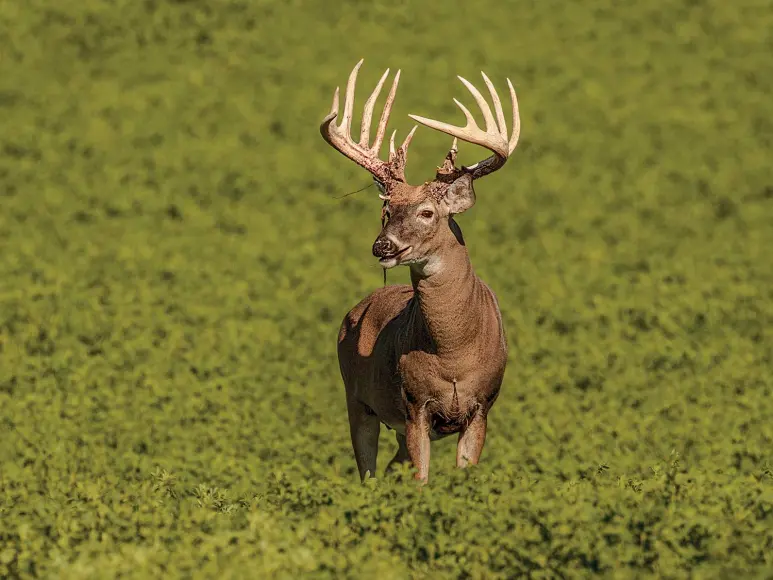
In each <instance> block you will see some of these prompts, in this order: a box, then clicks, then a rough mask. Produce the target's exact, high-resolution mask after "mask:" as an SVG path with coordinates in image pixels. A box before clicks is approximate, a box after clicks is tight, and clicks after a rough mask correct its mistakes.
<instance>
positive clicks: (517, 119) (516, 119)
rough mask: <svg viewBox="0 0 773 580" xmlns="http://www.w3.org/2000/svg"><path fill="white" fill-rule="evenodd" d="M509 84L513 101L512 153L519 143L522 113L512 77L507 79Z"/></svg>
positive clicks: (509, 144)
mask: <svg viewBox="0 0 773 580" xmlns="http://www.w3.org/2000/svg"><path fill="white" fill-rule="evenodd" d="M507 86H508V87H509V88H510V99H511V100H512V101H513V134H512V135H510V141H509V143H508V148H509V151H510V153H512V152H513V151H514V150H515V147H516V145H518V139H519V138H520V136H521V115H520V113H519V111H518V97H516V96H515V89H514V88H513V83H511V82H510V79H507Z"/></svg>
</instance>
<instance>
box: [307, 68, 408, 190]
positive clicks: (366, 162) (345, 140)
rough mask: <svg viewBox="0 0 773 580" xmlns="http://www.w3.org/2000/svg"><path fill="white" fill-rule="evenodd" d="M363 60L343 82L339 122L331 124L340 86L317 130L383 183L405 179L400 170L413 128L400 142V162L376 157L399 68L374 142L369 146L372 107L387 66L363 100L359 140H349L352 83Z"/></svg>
mask: <svg viewBox="0 0 773 580" xmlns="http://www.w3.org/2000/svg"><path fill="white" fill-rule="evenodd" d="M363 61H364V59H361V60H360V61H359V62H358V63H357V64H356V65H355V66H354V68H353V69H352V72H351V73H350V74H349V80H348V81H347V83H346V94H345V96H344V111H343V115H342V116H341V122H340V124H339V125H336V124H335V123H334V121H335V119H336V117H338V105H339V97H340V91H339V88H336V90H335V93H333V106H332V108H331V110H330V113H329V114H328V115H327V116H326V117H325V118H324V119H323V120H322V124H321V125H320V128H319V130H320V133H321V134H322V137H323V138H324V139H325V141H327V142H328V143H329V144H330V145H332V146H333V147H334V148H335V149H336V150H337V151H338V152H339V153H341V154H343V155H345V156H346V157H348V158H349V159H351V160H352V161H354V162H355V163H357V164H358V165H360V166H361V167H363V168H365V169H367V170H368V171H370V173H372V174H373V176H374V177H376V179H378V180H379V181H381V182H382V183H383V182H385V181H387V180H389V179H397V180H404V178H405V176H404V172H403V169H404V162H405V154H406V152H407V149H408V145H410V142H411V139H412V138H413V134H414V132H415V130H416V128H414V129H413V131H411V132H410V134H409V135H408V136H407V137H406V138H405V141H404V142H403V145H402V146H401V147H400V150H401V151H402V152H403V155H402V158H403V160H402V163H400V164H395V166H394V167H392V166H391V161H393V159H391V156H390V162H385V161H383V160H381V159H380V158H379V156H378V155H379V151H380V149H381V144H382V143H383V141H384V135H385V133H386V127H387V123H388V122H389V115H390V113H391V111H392V104H393V103H394V100H395V94H396V93H397V85H398V83H399V82H400V71H399V70H398V71H397V74H396V75H395V79H394V81H393V82H392V88H391V89H390V91H389V95H388V96H387V99H386V103H385V104H384V111H383V112H382V113H381V119H380V120H379V123H378V128H377V130H376V138H375V140H374V141H373V144H372V145H371V146H368V140H369V134H370V124H371V120H372V117H373V108H374V107H375V104H376V99H378V96H379V94H380V93H381V89H382V88H383V85H384V82H385V81H386V78H387V76H388V75H389V69H387V70H386V72H385V73H384V74H383V75H382V76H381V79H380V80H379V82H378V84H377V85H376V88H375V89H374V90H373V92H372V93H371V95H370V97H369V98H368V100H367V101H366V102H365V107H364V109H363V114H362V124H361V127H360V140H359V143H355V142H354V140H353V139H352V136H351V126H352V113H353V111H354V93H355V86H356V84H357V74H358V73H359V70H360V67H361V66H362V63H363ZM397 165H400V167H397Z"/></svg>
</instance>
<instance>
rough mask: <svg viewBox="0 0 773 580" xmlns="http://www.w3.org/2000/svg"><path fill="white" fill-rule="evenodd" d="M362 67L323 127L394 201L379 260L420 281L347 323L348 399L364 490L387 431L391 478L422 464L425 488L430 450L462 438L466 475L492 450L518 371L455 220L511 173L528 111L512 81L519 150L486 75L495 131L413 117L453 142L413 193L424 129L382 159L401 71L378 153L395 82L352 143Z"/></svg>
mask: <svg viewBox="0 0 773 580" xmlns="http://www.w3.org/2000/svg"><path fill="white" fill-rule="evenodd" d="M363 60H364V59H362V60H360V61H359V62H358V63H357V64H356V65H355V67H354V69H353V70H352V71H351V73H350V75H349V79H348V83H347V86H346V96H345V100H344V109H343V115H342V117H341V119H340V123H335V122H334V121H336V119H337V118H338V114H339V88H336V90H335V93H334V95H333V106H332V108H331V110H330V113H329V114H328V115H327V116H326V117H325V118H324V120H323V121H322V124H321V125H320V133H321V134H322V137H323V138H324V139H325V141H326V142H327V143H328V144H329V145H331V146H332V147H333V148H334V149H335V150H337V151H338V152H339V153H341V154H343V155H344V156H345V157H347V158H349V159H350V160H351V161H354V162H355V163H356V164H358V165H359V166H360V167H361V168H363V169H365V170H367V171H369V172H370V173H371V175H372V178H373V180H374V182H375V184H376V185H377V187H378V190H379V197H380V199H381V200H383V204H382V209H381V226H382V227H381V231H380V233H379V235H378V237H377V238H376V240H375V242H374V243H373V246H372V253H373V256H374V257H376V258H378V262H379V265H380V266H381V267H382V268H383V269H384V272H385V277H386V270H388V269H391V268H394V267H396V266H398V265H401V266H407V267H408V268H409V270H410V281H411V284H393V285H386V284H385V285H384V286H383V287H382V288H379V289H377V290H375V291H373V292H372V293H371V294H369V295H368V296H367V297H365V298H364V299H363V300H362V301H361V302H359V303H358V304H357V305H356V306H354V308H352V309H351V310H350V311H349V312H348V313H347V314H346V316H345V317H344V319H343V322H342V323H341V326H340V329H339V332H338V344H337V351H338V363H339V368H340V372H341V377H342V379H343V382H344V387H345V391H346V408H347V415H348V420H349V434H350V437H351V444H352V448H353V451H354V458H355V461H356V464H357V469H358V471H359V475H360V480H361V482H364V481H365V480H366V479H368V478H369V477H375V476H376V459H377V456H378V442H379V436H380V432H381V425H382V424H383V425H385V426H386V427H387V428H388V429H389V430H393V431H395V436H396V439H397V446H398V448H397V452H396V454H395V456H394V457H393V458H392V459H391V461H390V462H389V464H388V465H387V467H386V472H387V473H388V472H390V471H393V469H394V467H395V466H396V465H398V464H403V463H407V462H410V463H411V464H412V467H413V470H414V477H415V478H416V479H418V480H420V482H421V483H422V484H426V483H427V482H428V480H429V464H430V443H431V442H432V441H436V440H439V439H443V438H445V437H448V436H450V435H454V434H457V433H458V442H457V449H456V466H457V467H459V468H465V467H466V466H468V465H476V464H478V462H479V459H480V456H481V453H482V451H483V446H484V442H485V439H486V426H487V417H488V415H489V411H490V410H491V408H492V406H493V404H494V402H495V401H496V400H497V397H498V396H499V392H500V389H501V386H502V381H503V378H504V373H505V367H506V365H507V354H508V343H507V338H506V335H505V330H504V326H503V323H502V314H501V312H500V308H499V302H498V300H497V297H496V295H495V294H494V292H493V291H492V290H491V288H489V287H488V286H487V285H486V283H484V282H483V281H482V280H481V279H480V278H479V277H478V276H477V275H476V274H475V272H474V271H473V268H472V264H471V261H470V256H469V253H468V250H467V247H466V245H465V241H464V237H463V236H462V231H461V229H460V227H459V225H458V224H457V223H456V221H455V219H454V216H456V215H458V214H461V213H463V212H465V211H466V210H468V209H470V208H471V207H472V206H473V204H474V203H475V200H476V194H475V190H474V188H473V183H474V181H475V180H477V179H480V178H482V177H485V176H486V175H489V174H491V173H493V172H495V171H497V170H499V169H501V168H502V167H503V166H504V165H505V163H506V161H507V160H508V158H509V157H510V155H511V154H512V152H513V150H514V149H515V147H516V145H517V143H518V138H519V135H520V116H519V111H518V101H517V99H516V95H515V90H514V88H513V85H512V83H511V82H510V79H507V84H508V87H509V89H510V97H511V100H512V134H511V135H510V137H509V138H508V133H507V126H506V124H505V116H504V112H503V110H502V103H501V102H500V100H499V96H498V94H497V92H496V90H495V88H494V85H493V84H492V82H491V81H490V80H489V78H488V77H487V76H486V74H485V73H483V72H481V74H482V76H483V81H484V83H485V84H486V86H487V88H488V90H489V93H490V95H491V99H492V101H493V103H494V113H493V114H492V111H491V109H490V107H489V105H488V103H487V102H486V100H485V99H484V97H483V96H482V95H481V93H480V92H479V91H478V90H477V89H476V88H475V87H474V86H473V85H472V84H471V83H470V82H469V81H467V80H465V79H464V78H462V77H461V76H460V77H458V78H459V80H461V82H462V83H463V84H464V85H465V86H466V87H467V89H468V90H469V92H470V93H471V94H472V96H473V98H474V99H475V101H476V103H477V104H478V107H479V108H480V110H481V113H482V115H483V118H484V120H485V125H486V127H485V130H483V129H481V128H480V127H479V126H478V125H477V123H476V121H475V119H474V118H473V116H472V114H471V113H470V111H469V110H468V109H467V108H466V107H465V106H464V105H463V104H462V103H461V102H460V101H458V100H457V99H454V102H455V103H456V105H457V106H458V107H459V109H461V111H462V113H464V115H465V117H466V120H467V123H466V125H465V126H463V127H460V126H454V125H451V124H448V123H443V122H439V121H435V120H432V119H428V118H425V117H421V116H418V115H413V114H411V115H409V117H410V118H411V119H413V120H414V121H415V122H416V123H419V124H421V125H423V126H426V127H428V128H430V129H433V130H436V131H440V132H442V133H445V134H447V135H449V136H451V137H453V138H454V139H453V143H452V145H451V149H450V150H449V152H448V154H447V155H446V157H445V159H444V161H443V164H442V165H441V166H440V167H437V168H436V173H435V178H434V179H433V180H431V181H427V182H425V183H423V184H421V185H410V184H409V183H407V182H406V178H405V166H406V159H407V153H408V147H409V145H410V143H411V141H412V139H413V136H414V133H415V132H416V129H417V128H418V126H419V125H415V126H414V127H413V129H412V130H411V131H410V132H409V133H408V134H407V136H406V137H405V139H404V141H403V143H402V145H401V146H399V147H397V148H396V147H395V135H396V131H393V132H392V135H391V138H390V143H389V157H388V160H387V161H384V160H382V159H381V158H380V153H379V152H380V149H381V146H382V143H383V140H384V137H385V134H386V128H387V123H388V121H389V116H390V113H391V109H392V104H393V102H394V99H395V93H396V91H397V86H398V83H399V81H400V71H399V70H398V71H397V73H396V75H395V78H394V81H393V83H392V87H391V89H390V91H389V94H388V96H387V98H386V101H385V104H384V109H383V112H382V115H381V118H380V120H379V123H378V127H377V130H376V136H375V139H374V140H373V142H372V143H370V126H371V119H372V116H373V109H374V107H375V103H376V99H377V98H378V96H379V94H380V93H381V89H382V87H383V85H384V82H385V81H386V79H387V77H388V75H389V69H387V70H386V72H385V73H384V74H383V75H382V76H381V79H380V80H379V81H378V83H377V85H376V87H375V89H374V90H373V92H372V93H371V95H370V97H369V98H368V100H367V101H366V102H365V105H364V108H363V113H362V121H361V129H360V139H359V142H355V141H354V139H353V138H352V136H351V124H352V114H353V109H354V94H355V85H356V82H357V75H358V72H359V70H360V67H361V66H362V63H363ZM459 140H461V141H464V142H467V143H470V144H473V145H478V146H481V147H483V148H485V149H487V150H488V151H489V152H490V156H489V157H487V158H485V159H483V160H482V161H479V162H477V163H475V164H473V165H468V166H464V165H462V166H461V167H457V166H456V157H457V153H458V141H459Z"/></svg>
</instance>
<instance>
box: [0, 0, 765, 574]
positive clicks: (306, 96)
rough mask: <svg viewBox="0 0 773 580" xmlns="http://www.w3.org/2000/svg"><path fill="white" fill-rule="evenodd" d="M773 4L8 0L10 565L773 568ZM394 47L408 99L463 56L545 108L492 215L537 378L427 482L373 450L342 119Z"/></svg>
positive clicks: (294, 570) (362, 196)
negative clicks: (360, 378)
mask: <svg viewBox="0 0 773 580" xmlns="http://www.w3.org/2000/svg"><path fill="white" fill-rule="evenodd" d="M772 8H773V5H771V3H770V2H769V1H768V0H742V1H739V2H720V1H719V0H703V1H702V0H691V1H689V2H677V1H675V0H660V1H658V2H652V3H643V2H632V1H612V0H605V1H602V0H598V1H589V2H582V3H579V2H578V3H568V4H567V3H565V2H557V1H554V0H542V1H541V2H518V3H516V2H499V3H494V2H485V3H476V2H461V1H456V0H449V1H448V2H442V3H434V4H430V3H418V2H407V1H393V2H374V3H363V2H352V1H342V2H339V3H336V4H335V6H332V5H329V4H327V3H322V2H310V1H300V0H291V1H289V2H284V3H279V2H269V1H267V0H258V1H257V2H248V1H246V0H219V1H215V2H212V1H210V2H206V1H204V0H200V1H199V0H188V1H184V0H176V1H171V0H167V1H162V0H143V1H135V0H113V1H108V0H79V1H78V2H75V1H67V2H65V1H58V2H53V1H51V0H26V1H25V2H22V1H20V0H0V443H1V444H0V577H11V578H32V577H56V578H65V579H66V578H78V579H80V578H115V577H122V578H153V577H188V578H205V577H206V578H259V577H274V578H284V577H298V576H299V575H301V576H304V577H315V578H326V577H329V578H346V577H362V576H365V575H374V576H373V577H378V578H387V579H388V578H406V577H426V576H428V575H432V576H433V577H453V578H496V577H516V576H518V575H522V576H531V577H534V578H563V577H565V578H573V577H584V576H588V575H591V574H594V573H601V574H603V575H606V576H608V577H620V578H627V577H646V576H649V575H659V576H661V577H669V578H679V577H692V576H695V577H702V578H726V577H731V575H735V577H742V578H754V577H760V578H764V577H769V575H770V574H771V570H773V471H771V469H772V468H773V463H772V461H773V458H772V454H771V453H772V452H771V450H772V449H773V447H772V443H773V421H771V416H773V396H772V393H771V390H772V389H773V378H772V377H773V358H772V352H771V350H772V349H771V339H772V338H773V260H772V259H771V258H770V253H769V252H770V248H771V247H773V162H772V160H773V120H772V118H771V103H770V95H771V94H773V59H772V58H771V54H773V9H772ZM363 56H364V57H365V59H366V60H365V65H364V67H363V69H362V73H361V76H360V79H361V80H360V83H361V85H360V86H361V90H360V93H359V94H360V95H363V94H365V91H366V90H367V89H366V88H365V87H366V86H368V85H370V86H372V84H373V83H374V82H375V81H376V80H377V78H378V76H379V75H380V74H381V72H382V71H383V69H384V68H386V67H392V68H393V70H394V69H396V68H401V69H402V71H403V72H402V81H401V87H400V89H399V93H398V97H397V101H396V103H395V108H394V111H393V116H392V118H393V121H392V127H394V128H396V129H397V130H398V132H399V134H402V135H404V134H405V132H406V131H407V130H409V129H410V127H411V125H410V120H409V119H408V117H407V113H417V114H421V115H428V116H432V117H435V118H443V119H448V120H449V121H452V122H456V121H457V120H459V117H460V114H459V113H458V111H457V110H456V109H455V107H454V105H453V102H452V100H451V97H452V96H456V97H460V98H462V99H463V100H465V101H466V102H469V101H468V100H467V99H468V96H467V95H466V94H465V91H464V87H462V85H461V84H460V83H459V82H458V81H457V80H456V79H455V78H454V77H455V75H456V74H461V75H462V76H464V77H466V78H468V79H471V80H473V79H476V78H479V77H478V71H479V70H481V69H483V70H485V71H486V72H487V74H488V75H489V76H490V77H491V78H492V79H493V81H494V82H495V84H496V85H497V86H499V87H500V88H504V86H505V85H504V79H505V77H509V78H511V79H512V80H513V82H514V84H515V86H516V88H517V90H518V92H519V101H520V103H521V109H522V122H523V132H522V140H521V144H520V145H519V147H518V149H517V151H516V153H515V155H514V157H513V159H512V160H511V161H510V162H509V165H508V167H507V168H505V169H504V170H503V171H501V172H499V173H497V174H496V175H495V176H492V177H490V178H488V179H487V180H486V181H485V183H481V185H480V186H479V187H478V188H477V191H478V204H477V205H476V207H475V208H473V210H471V211H470V212H468V214H465V215H464V216H463V217H462V218H460V223H461V226H462V228H463V229H464V232H465V236H466V238H467V241H468V245H469V247H470V251H471V254H472V259H473V263H474V265H475V268H476V270H477V271H478V272H479V273H480V274H481V276H482V277H483V278H484V279H485V280H486V281H487V282H488V283H489V284H490V285H491V286H492V287H493V288H494V290H495V291H496V292H497V294H498V296H499V299H500V303H501V306H502V310H503V315H504V318H505V323H506V325H507V331H508V337H509V341H510V344H511V360H510V362H509V367H508V371H507V375H506V379H505V384H504V388H503V392H502V395H501V397H500V399H499V401H498V402H497V404H496V406H495V409H494V411H493V413H492V416H491V419H490V429H489V438H488V441H487V445H486V449H485V450H484V457H483V462H482V464H481V465H480V466H478V467H476V468H472V469H469V470H465V471H457V470H455V469H454V468H453V467H452V465H453V456H454V444H453V442H452V441H449V440H446V441H444V442H440V443H438V444H436V445H435V446H434V447H433V462H432V471H431V481H430V484H429V485H428V486H427V487H426V488H425V489H424V490H423V491H421V492H419V491H418V489H417V488H416V486H415V484H414V483H413V482H412V481H411V480H410V477H409V474H407V473H406V472H402V473H400V474H398V475H397V476H396V477H393V478H379V479H378V480H375V481H371V482H368V484H367V485H365V486H362V485H360V484H359V482H358V480H357V476H356V474H355V469H354V460H353V457H352V455H351V451H350V446H349V441H348V427H347V424H346V417H345V407H344V401H343V387H342V385H341V381H340V378H339V376H338V369H337V363H336V359H335V337H336V333H337V328H338V324H339V322H340V320H341V318H342V317H343V315H344V313H345V312H346V311H347V310H348V308H350V307H351V306H352V305H354V304H355V303H356V302H357V301H358V300H359V299H360V298H361V297H362V296H364V295H365V294H366V293H367V292H369V291H371V290H372V289H374V288H376V287H378V285H379V284H381V271H380V269H379V268H378V266H377V265H376V264H375V263H374V260H373V258H372V256H371V255H370V245H371V243H372V240H373V239H374V238H375V236H376V234H377V232H378V228H379V207H380V202H379V201H378V199H377V197H376V195H375V193H374V191H373V188H370V189H367V190H365V191H363V192H361V193H357V194H354V195H351V196H347V197H341V196H342V195H344V194H346V193H348V192H351V191H353V190H357V189H360V188H361V187H363V186H366V185H368V184H369V182H370V180H369V176H368V175H367V174H364V173H363V172H362V171H361V170H359V169H357V168H356V167H355V166H354V165H353V164H351V163H349V162H347V161H346V160H344V159H343V157H341V156H340V155H338V154H336V153H335V152H334V151H332V150H331V149H330V148H329V147H327V146H326V145H325V144H324V142H323V141H322V139H321V138H320V136H319V133H318V129H317V127H318V124H319V122H320V120H321V118H322V117H323V116H324V115H325V114H326V113H327V111H328V110H329V106H330V99H331V97H332V92H333V89H334V87H335V86H336V85H340V84H343V83H345V81H346V76H347V75H348V73H349V71H350V70H351V67H352V66H353V65H354V64H355V62H356V61H357V60H359V58H360V57H363ZM359 102H360V103H361V102H362V98H361V99H360V101H359ZM448 145H449V143H448V141H447V140H446V139H444V138H443V137H442V136H441V135H438V134H434V133H433V132H431V131H428V130H421V129H420V130H419V131H418V132H417V134H416V138H415V140H414V143H413V145H412V148H411V160H410V163H409V167H408V177H409V179H411V180H412V181H415V182H420V181H421V180H424V179H427V178H429V177H431V175H432V171H433V169H434V167H435V165H437V164H439V163H440V161H441V160H442V157H443V155H444V154H445V152H446V150H447V147H448ZM480 154H481V152H480V151H477V150H473V148H472V147H463V148H462V150H461V160H462V162H467V163H470V162H473V161H474V160H476V157H479V156H480ZM389 279H390V282H402V281H405V280H406V274H405V272H398V273H390V276H389ZM381 445H382V447H383V453H382V457H381V459H383V460H384V461H386V460H387V459H388V457H389V456H390V455H391V451H392V447H393V446H394V442H393V441H392V438H391V436H383V437H382V443H381ZM383 465H384V462H382V466H383Z"/></svg>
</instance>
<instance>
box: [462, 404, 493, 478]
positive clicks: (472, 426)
mask: <svg viewBox="0 0 773 580" xmlns="http://www.w3.org/2000/svg"><path fill="white" fill-rule="evenodd" d="M485 442H486V413H484V412H483V411H482V410H480V409H478V411H476V412H475V415H473V417H472V420H471V421H470V423H469V424H468V425H467V427H465V428H464V430H463V431H462V432H461V433H460V434H459V443H458V444H457V446H456V466H457V467H467V464H468V463H472V464H473V465H477V463H478V460H479V459H480V454H481V452H482V451H483V444H484V443H485Z"/></svg>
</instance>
